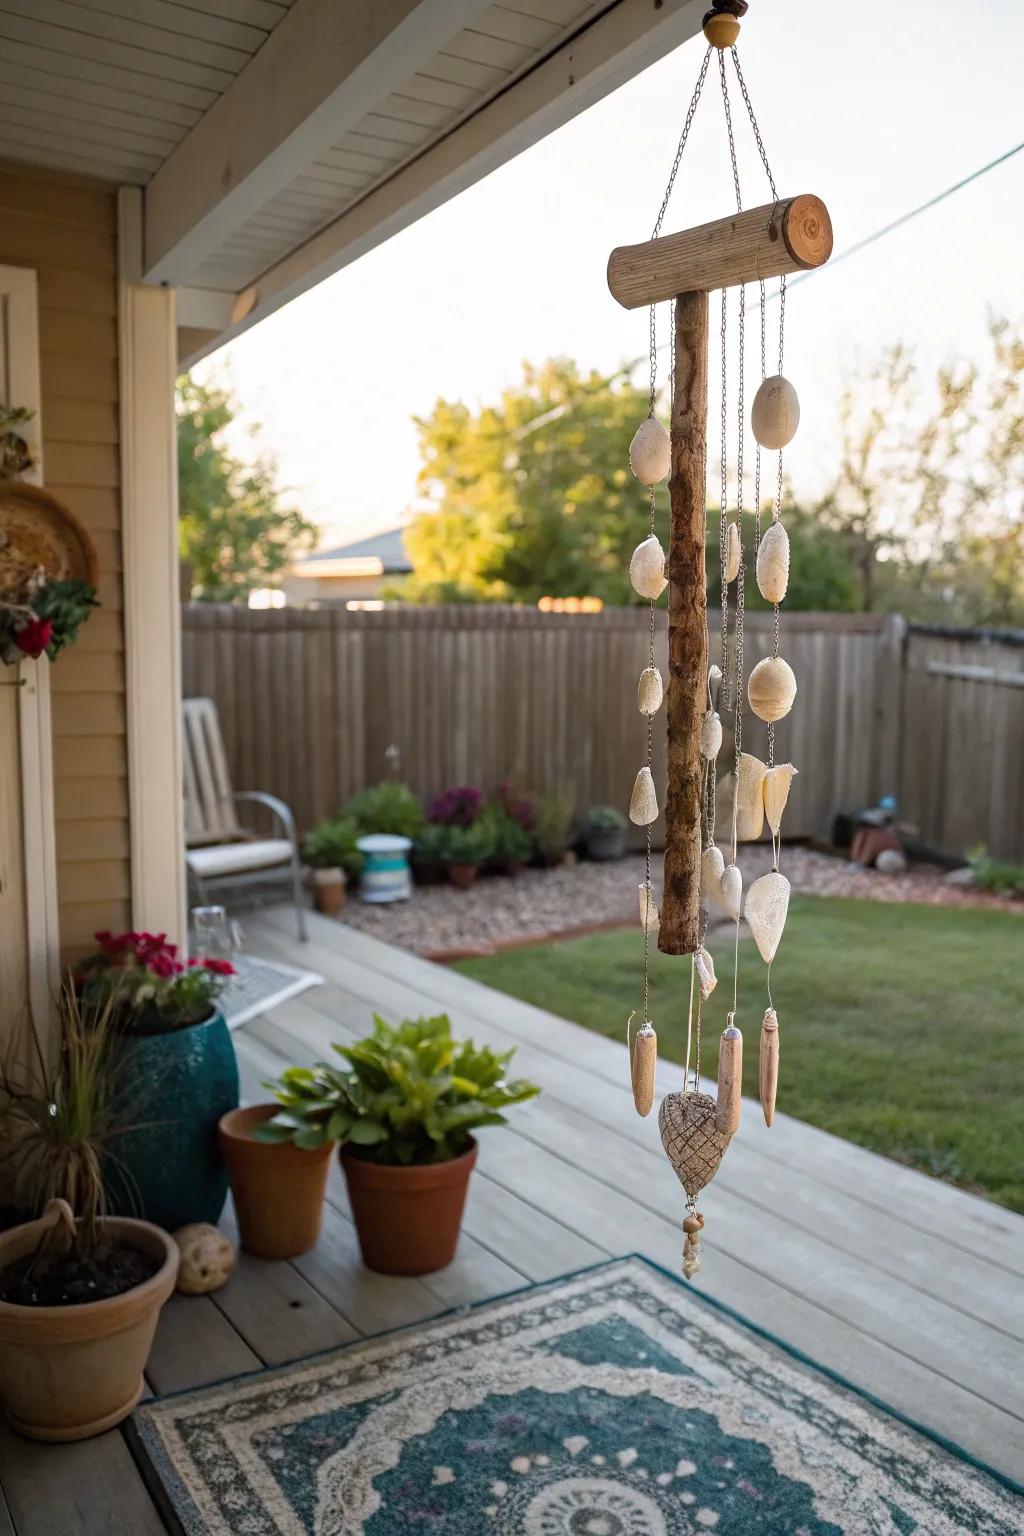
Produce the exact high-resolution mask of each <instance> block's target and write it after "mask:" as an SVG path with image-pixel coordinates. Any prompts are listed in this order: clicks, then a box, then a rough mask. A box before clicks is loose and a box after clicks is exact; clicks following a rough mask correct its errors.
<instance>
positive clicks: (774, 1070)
mask: <svg viewBox="0 0 1024 1536" xmlns="http://www.w3.org/2000/svg"><path fill="white" fill-rule="evenodd" d="M778 1087H779V1016H778V1014H777V1013H776V1012H775V1009H774V1008H766V1009H765V1015H764V1018H763V1019H762V1020H761V1059H760V1062H759V1063H758V1089H759V1092H760V1096H761V1108H762V1110H763V1111H764V1123H765V1125H771V1123H772V1121H773V1120H774V1119H775V1095H776V1093H777V1091H778Z"/></svg>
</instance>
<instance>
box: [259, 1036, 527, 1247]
mask: <svg viewBox="0 0 1024 1536" xmlns="http://www.w3.org/2000/svg"><path fill="white" fill-rule="evenodd" d="M334 1050H335V1051H336V1052H337V1053H338V1055H339V1056H340V1057H341V1058H342V1060H343V1062H344V1063H345V1066H344V1067H337V1066H333V1065H328V1064H326V1063H323V1062H321V1063H319V1064H318V1065H317V1066H316V1067H314V1068H312V1069H310V1073H311V1075H309V1076H305V1077H302V1078H296V1075H295V1074H294V1073H292V1074H290V1075H289V1074H285V1076H284V1078H282V1079H281V1081H280V1082H279V1083H270V1084H267V1086H268V1087H269V1088H271V1089H272V1090H273V1091H274V1093H275V1094H276V1095H277V1097H278V1099H279V1102H281V1104H282V1109H281V1110H280V1111H279V1113H278V1114H277V1115H275V1116H274V1118H273V1119H272V1120H270V1121H268V1122H267V1123H266V1124H265V1126H264V1127H263V1129H262V1130H261V1132H260V1135H261V1136H268V1137H269V1136H279V1137H281V1138H282V1139H283V1140H285V1141H287V1140H288V1139H292V1140H297V1139H298V1134H300V1133H301V1134H305V1135H309V1136H310V1139H312V1136H311V1135H310V1132H309V1121H310V1120H312V1121H314V1122H315V1123H317V1124H318V1125H319V1127H320V1134H321V1135H322V1136H323V1138H324V1140H325V1141H327V1142H330V1141H332V1140H333V1139H335V1138H336V1139H337V1140H338V1141H339V1142H340V1143H341V1165H342V1168H343V1169H344V1171H345V1178H346V1181H347V1183H348V1192H349V1199H350V1201H351V1204H352V1215H353V1218H354V1220H355V1224H356V1231H357V1233H358V1235H359V1244H360V1248H361V1249H362V1254H363V1259H364V1260H365V1262H366V1264H367V1265H368V1266H369V1267H370V1268H371V1269H375V1270H379V1271H381V1272H382V1273H383V1274H389V1275H423V1274H429V1273H431V1272H432V1271H433V1270H436V1269H443V1268H444V1266H445V1265H446V1264H450V1263H451V1261H452V1259H453V1257H454V1255H455V1249H456V1246H457V1244H458V1238H459V1228H460V1226H461V1224H462V1210H463V1206H464V1205H465V1200H466V1190H467V1187H468V1184H469V1176H470V1173H471V1172H472V1170H473V1165H474V1163H475V1162H476V1141H475V1139H474V1136H473V1132H474V1131H476V1130H478V1129H479V1128H480V1127H481V1126H486V1125H504V1124H505V1116H504V1114H503V1113H502V1111H503V1110H504V1109H506V1108H507V1107H508V1106H509V1105H510V1104H519V1103H521V1102H522V1101H523V1100H525V1099H530V1098H532V1097H533V1096H534V1094H536V1093H539V1092H540V1090H539V1088H537V1087H536V1085H535V1084H533V1083H529V1082H526V1081H524V1080H522V1079H510V1078H507V1077H506V1075H505V1074H506V1070H507V1068H508V1064H509V1061H510V1060H511V1058H512V1056H513V1055H514V1052H513V1051H506V1052H502V1053H499V1052H495V1051H491V1050H489V1049H488V1048H487V1047H486V1046H482V1047H477V1046H476V1045H474V1044H473V1042H472V1041H471V1040H466V1041H461V1042H460V1041H455V1040H453V1039H452V1032H451V1021H450V1019H449V1018H448V1017H447V1016H446V1015H444V1014H441V1015H440V1016H439V1017H437V1018H433V1019H416V1020H408V1019H407V1020H405V1021H404V1022H403V1023H401V1024H399V1025H397V1026H394V1027H393V1026H392V1025H390V1024H386V1023H385V1022H384V1020H383V1019H381V1018H377V1017H375V1018H374V1029H373V1034H372V1035H369V1036H367V1038H366V1039H365V1040H360V1041H359V1042H358V1043H357V1044H355V1045H351V1046H345V1045H336V1046H335V1047H334ZM296 1089H298V1090H299V1092H298V1094H297V1093H296ZM297 1098H302V1099H304V1100H305V1102H304V1103H303V1104H302V1107H301V1109H299V1108H298V1106H297Z"/></svg>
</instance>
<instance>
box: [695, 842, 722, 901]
mask: <svg viewBox="0 0 1024 1536" xmlns="http://www.w3.org/2000/svg"><path fill="white" fill-rule="evenodd" d="M724 869H725V856H724V854H723V853H722V850H721V848H715V847H714V846H712V847H711V848H705V849H704V852H703V853H702V854H701V856H700V894H701V897H702V899H703V900H704V901H710V899H711V897H712V896H713V897H714V898H715V900H716V901H717V900H718V898H719V894H720V891H721V883H722V871H723V870H724Z"/></svg>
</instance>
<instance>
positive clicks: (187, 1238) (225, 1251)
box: [174, 1221, 235, 1296]
mask: <svg viewBox="0 0 1024 1536" xmlns="http://www.w3.org/2000/svg"><path fill="white" fill-rule="evenodd" d="M174 1241H175V1242H176V1243H177V1245H178V1252H179V1253H180V1254H181V1262H180V1264H179V1265H178V1279H177V1289H178V1290H179V1291H183V1292H184V1294H185V1295H186V1296H203V1295H205V1294H206V1292H207V1291H219V1290H220V1288H221V1286H222V1285H223V1284H224V1283H225V1281H226V1280H227V1278H228V1276H229V1275H230V1274H231V1271H232V1270H233V1269H234V1267H235V1250H234V1248H233V1247H232V1245H231V1242H230V1241H229V1239H228V1238H226V1237H225V1236H224V1234H223V1232H218V1230H217V1228H216V1227H212V1226H211V1225H210V1224H209V1222H207V1221H193V1222H190V1223H189V1225H188V1226H187V1227H180V1228H179V1229H178V1231H177V1232H175V1234H174Z"/></svg>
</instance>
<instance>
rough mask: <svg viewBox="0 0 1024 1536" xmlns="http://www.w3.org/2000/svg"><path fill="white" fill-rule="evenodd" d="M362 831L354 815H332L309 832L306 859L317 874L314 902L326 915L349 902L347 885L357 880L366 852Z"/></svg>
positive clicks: (336, 911) (337, 910) (314, 880)
mask: <svg viewBox="0 0 1024 1536" xmlns="http://www.w3.org/2000/svg"><path fill="white" fill-rule="evenodd" d="M359 835H360V832H359V828H358V826H357V825H356V822H355V819H354V818H353V817H351V816H331V817H328V818H327V820H325V821H321V822H318V823H317V825H316V826H315V827H313V828H311V830H310V831H309V832H307V834H306V836H305V839H304V840H303V844H302V858H303V862H304V863H305V864H307V865H308V866H309V868H310V870H311V871H312V875H313V903H314V905H315V907H316V909H317V911H318V912H322V913H323V914H324V916H325V917H337V915H338V913H339V912H340V911H341V909H342V907H343V906H344V904H345V887H346V885H347V884H348V881H349V880H356V879H358V878H359V874H360V872H361V870H362V867H363V856H362V854H361V853H360V852H359V849H358V848H357V847H356V841H357V839H358V838H359Z"/></svg>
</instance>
